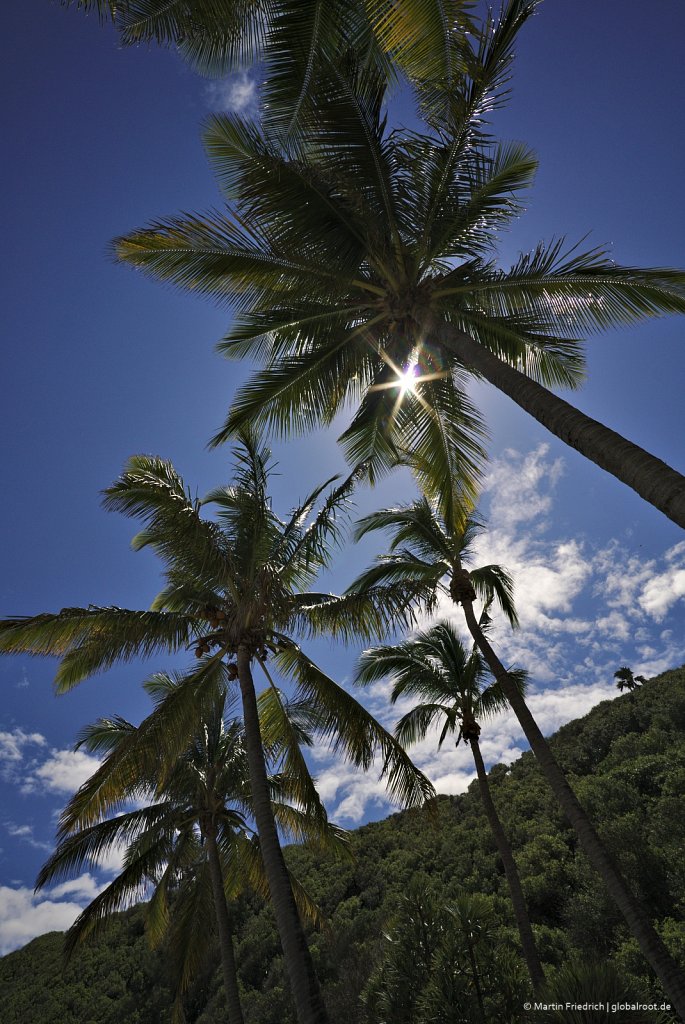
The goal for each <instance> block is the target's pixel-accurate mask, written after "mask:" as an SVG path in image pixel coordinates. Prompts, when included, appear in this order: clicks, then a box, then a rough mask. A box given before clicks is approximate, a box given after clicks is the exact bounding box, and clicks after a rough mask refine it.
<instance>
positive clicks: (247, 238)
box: [112, 213, 342, 309]
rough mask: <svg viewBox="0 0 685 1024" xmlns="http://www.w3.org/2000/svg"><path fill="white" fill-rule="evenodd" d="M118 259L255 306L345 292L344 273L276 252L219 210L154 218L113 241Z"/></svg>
mask: <svg viewBox="0 0 685 1024" xmlns="http://www.w3.org/2000/svg"><path fill="white" fill-rule="evenodd" d="M112 249H113V253H114V255H115V257H116V258H117V259H118V260H120V261H122V262H124V263H128V264H130V265H131V266H135V267H137V268H138V269H139V270H142V271H143V272H144V273H146V274H149V275H150V276H151V277H155V278H157V279H158V280H161V281H170V282H172V283H173V284H176V285H178V286H179V287H180V288H184V289H187V290H189V291H194V292H198V293H199V294H201V295H207V296H210V297H212V298H214V299H216V300H218V301H219V302H230V303H231V304H232V305H233V306H235V307H237V308H238V309H241V308H247V309H249V308H250V307H251V306H252V305H254V304H259V305H267V304H268V303H269V302H273V301H275V302H287V301H288V298H289V296H290V294H292V295H293V296H294V297H295V299H296V300H302V299H305V298H308V299H314V298H320V297H321V296H322V295H324V294H326V292H327V290H330V289H332V288H334V289H335V290H336V291H337V290H342V282H341V279H340V273H338V272H336V270H335V269H333V268H330V266H326V264H325V263H323V262H319V261H317V260H316V258H313V259H311V262H310V261H309V260H308V259H304V258H303V257H301V256H299V255H298V256H295V255H293V254H292V251H291V253H289V254H288V255H285V254H283V253H279V252H275V251H272V250H271V249H270V248H268V247H264V245H263V244H262V242H261V240H259V239H255V238H253V237H252V236H251V235H249V234H247V233H246V232H244V231H243V230H242V228H241V227H240V226H239V225H238V224H237V223H236V222H235V221H233V220H230V219H228V218H227V217H226V216H224V215H222V214H219V213H207V214H205V215H204V216H187V217H178V218H169V219H168V220H165V221H156V222H154V223H152V224H151V225H150V226H149V227H148V228H145V229H141V230H139V231H132V232H130V233H129V234H128V235H126V236H123V237H121V238H118V239H115V240H114V242H113V243H112Z"/></svg>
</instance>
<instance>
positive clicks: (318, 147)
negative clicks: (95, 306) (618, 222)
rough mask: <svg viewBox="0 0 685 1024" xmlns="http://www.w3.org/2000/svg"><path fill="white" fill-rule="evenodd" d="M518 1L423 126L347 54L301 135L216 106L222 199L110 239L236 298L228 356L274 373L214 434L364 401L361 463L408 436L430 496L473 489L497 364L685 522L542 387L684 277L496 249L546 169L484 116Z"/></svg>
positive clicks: (537, 410)
mask: <svg viewBox="0 0 685 1024" xmlns="http://www.w3.org/2000/svg"><path fill="white" fill-rule="evenodd" d="M521 6H522V5H521V4H510V5H509V6H508V7H507V9H506V10H505V12H504V16H503V18H502V19H501V21H500V22H498V24H497V25H496V26H494V27H493V31H492V32H490V33H487V34H485V35H483V36H480V35H477V36H476V40H477V43H476V44H475V51H476V52H475V57H476V58H477V59H475V61H474V62H473V63H469V69H468V72H467V73H465V74H464V75H463V76H462V77H461V78H458V79H456V80H455V81H454V82H453V83H452V86H451V89H450V91H449V93H448V94H447V95H446V94H444V93H443V94H441V98H440V102H437V101H436V102H435V103H434V104H433V105H432V106H431V103H430V101H429V99H427V100H426V115H425V116H426V117H427V118H428V124H427V127H426V129H425V131H424V132H422V133H418V132H410V131H393V130H390V129H388V127H387V125H386V108H385V105H384V99H385V79H384V78H383V77H382V76H379V75H377V74H374V73H372V72H369V71H368V70H367V69H366V68H360V67H359V65H355V64H354V63H351V64H350V63H347V64H346V62H345V60H341V61H340V62H338V63H337V64H335V65H332V66H327V67H326V68H323V69H322V70H321V73H320V75H319V76H318V79H317V88H316V90H315V92H314V93H313V94H312V96H311V99H310V104H311V108H312V113H311V115H310V117H309V120H308V122H307V127H308V130H307V132H306V133H302V134H301V135H300V136H298V137H295V138H292V139H290V141H288V142H284V141H283V137H282V135H281V134H279V133H278V132H277V131H275V130H274V131H272V130H271V128H270V127H269V125H268V124H267V125H265V126H264V131H263V132H261V133H260V131H259V130H258V128H257V127H256V126H255V125H254V124H253V123H251V122H250V121H248V120H245V119H241V118H240V117H237V116H229V115H225V116H215V117H212V118H210V120H209V122H208V126H207V129H206V132H205V145H206V148H207V152H208V155H209V158H210V160H211V162H212V163H213V165H214V168H215V171H216V174H217V178H218V180H219V184H220V186H221V188H222V190H223V193H224V197H225V199H226V201H227V208H226V210H225V211H224V212H216V211H215V212H212V213H210V214H205V215H194V216H189V215H185V216H179V217H172V218H169V219H166V220H161V221H158V222H155V223H153V224H151V225H149V226H148V227H147V228H145V229H142V230H137V231H133V232H131V233H130V234H128V235H126V236H124V237H122V238H120V239H118V240H117V241H116V243H115V252H116V254H117V256H118V258H119V259H121V260H123V261H125V262H127V263H129V264H131V265H132V266H135V267H138V268H139V269H141V270H143V271H144V272H146V273H148V274H150V275H152V276H154V277H156V278H158V279H161V280H164V281H171V282H173V283H175V284H177V285H179V286H181V287H183V288H187V289H190V290H193V291H196V292H199V293H200V294H205V295H208V296H212V297H213V298H215V299H218V300H219V301H223V302H225V301H231V302H233V303H234V306H235V309H236V316H235V318H234V321H233V324H232V326H231V328H230V331H229V333H228V335H227V337H226V338H225V339H224V341H223V342H222V343H221V344H220V350H221V351H223V352H224V353H225V354H226V355H228V356H231V357H234V358H243V357H249V358H252V359H257V360H260V361H261V362H262V363H263V364H264V365H263V369H261V370H260V371H258V372H257V373H256V374H254V375H253V376H252V377H251V378H249V379H248V381H247V383H246V384H245V385H243V387H242V388H240V389H239V391H238V393H237V396H236V398H235V401H234V403H233V407H232V409H231V411H230V414H229V416H228V418H227V420H226V423H225V424H224V426H223V428H222V429H221V430H220V431H219V432H218V433H217V435H216V437H215V442H217V443H218V442H219V441H222V440H224V439H225V438H227V437H229V436H231V434H232V433H234V432H235V431H236V430H238V429H240V427H241V426H242V425H244V424H245V423H252V422H255V421H260V422H262V423H266V424H268V425H269V426H270V427H272V428H274V429H276V430H278V431H281V432H282V433H287V432H290V431H298V430H299V431H301V430H308V429H311V428H313V427H315V426H318V425H320V424H321V423H326V424H327V423H330V422H331V421H332V420H333V418H334V417H335V415H336V414H337V413H339V412H341V411H345V410H347V409H348V408H349V405H350V404H353V405H354V406H355V407H356V412H355V414H354V416H353V418H352V421H351V423H350V425H349V427H348V428H347V429H346V430H345V431H344V433H343V434H342V437H341V439H340V440H341V443H342V445H343V447H344V450H345V452H346V454H347V455H348V457H349V458H350V460H351V462H352V464H355V463H356V462H358V461H360V460H362V459H364V460H368V461H369V462H370V465H371V468H372V469H373V470H374V471H380V470H382V469H387V468H388V467H389V466H391V465H394V464H395V463H396V461H397V459H398V457H399V455H400V454H401V453H402V452H403V451H405V450H409V451H411V452H414V453H417V454H420V455H422V456H424V459H423V465H424V476H423V477H421V478H420V484H421V486H422V488H423V489H424V490H426V489H428V490H429V491H430V493H432V494H443V493H444V491H445V486H444V481H445V480H448V479H452V480H454V479H455V478H456V476H457V474H458V473H459V472H461V475H462V477H463V485H462V486H463V488H464V490H465V491H466V494H467V497H470V498H471V499H473V498H474V496H475V483H474V478H475V477H476V476H477V473H478V468H479V465H480V463H481V460H482V458H483V450H482V440H483V424H482V422H481V419H480V416H479V415H478V412H477V410H476V409H475V408H474V407H473V405H472V403H471V402H470V400H469V398H468V395H467V393H466V390H465V388H466V383H467V380H468V379H469V378H470V377H476V378H478V379H480V378H485V379H486V380H487V381H489V382H490V383H491V384H493V385H494V386H495V387H497V388H499V389H500V390H502V391H503V392H504V393H505V394H507V395H509V397H510V398H512V399H513V401H515V402H517V403H518V404H519V405H520V406H521V407H522V408H523V409H525V410H526V411H527V412H529V413H530V414H531V415H532V416H533V417H535V418H536V419H537V420H538V421H539V422H541V423H542V424H543V425H545V426H546V427H547V428H548V429H549V430H551V431H552V432H553V433H554V434H556V436H557V437H559V438H560V439H561V440H563V441H564V442H565V443H567V444H569V445H571V446H572V447H575V448H577V449H578V450H579V451H580V452H582V453H583V454H584V455H586V456H587V457H588V458H589V459H591V460H592V461H594V462H595V463H596V464H597V465H599V466H600V467H602V468H604V469H606V470H608V471H609V472H610V473H613V474H614V475H615V476H616V477H617V478H618V479H620V480H622V481H623V482H624V483H626V484H627V485H628V486H630V487H632V488H634V489H635V490H636V491H637V492H638V493H639V494H641V495H642V497H644V498H645V499H646V500H647V501H649V502H651V503H652V504H653V505H655V507H657V508H659V509H661V511H662V512H664V514H665V515H667V516H669V517H670V518H671V519H673V521H674V522H677V523H679V524H680V525H682V526H685V478H684V477H683V476H682V475H681V474H680V473H678V472H676V471H675V470H673V469H671V468H670V467H668V466H667V465H665V464H664V463H663V462H662V461H661V460H660V459H658V458H656V457H654V456H652V455H650V454H649V453H647V452H645V451H643V450H642V449H641V448H639V447H638V446H637V445H634V444H632V443H631V442H629V441H627V440H626V439H624V438H621V437H620V436H619V435H617V434H616V433H615V432H613V431H612V430H610V429H609V428H607V427H604V426H603V425H601V424H600V423H597V422H596V421H594V420H592V419H591V418H589V417H588V416H586V415H585V414H584V413H582V412H581V411H580V410H578V409H576V408H574V407H573V406H571V405H570V404H569V403H568V402H566V401H565V400H563V399H561V398H559V397H557V396H556V395H554V394H553V393H552V391H550V390H548V389H549V388H551V387H568V388H574V387H578V386H579V385H580V383H581V381H582V379H583V376H584V369H585V361H584V353H583V340H582V339H583V337H584V336H587V335H588V334H591V333H593V332H596V331H603V330H606V329H609V328H613V327H618V326H623V325H629V324H632V323H636V322H639V321H642V320H645V319H648V318H652V317H655V316H659V315H662V314H666V313H683V312H685V273H683V272H682V271H678V270H671V269H663V268H657V269H640V268H635V267H625V266H619V265H617V264H616V263H614V262H613V260H612V259H610V258H609V256H608V255H607V254H606V253H605V252H604V251H602V250H599V249H593V250H590V251H585V252H584V251H581V250H580V249H579V248H578V247H575V248H574V247H569V248H565V247H564V243H563V240H562V241H554V242H552V243H549V244H540V245H539V246H538V247H537V249H536V250H535V251H534V252H532V253H529V254H527V255H523V256H521V257H520V258H519V259H518V260H517V261H516V262H515V264H514V265H513V266H512V267H511V268H510V269H508V270H504V269H501V268H500V267H499V266H498V265H497V262H496V239H497V235H498V233H499V232H500V231H501V230H502V229H503V228H505V227H506V226H507V225H508V224H509V223H510V222H511V221H512V219H513V218H515V217H517V216H518V215H519V213H520V210H521V205H520V198H521V194H522V192H523V191H524V190H525V189H527V188H528V187H529V186H530V185H531V183H532V180H533V177H534V173H535V170H536V166H537V161H536V159H535V157H534V155H533V153H532V152H531V151H530V150H529V149H528V148H526V147H525V146H523V145H521V144H496V143H495V142H494V140H493V139H492V138H491V137H490V136H489V135H488V134H487V132H486V128H485V125H484V122H485V119H486V118H487V116H488V113H489V111H491V110H492V109H493V107H496V106H497V105H498V104H500V103H501V102H502V99H503V96H504V93H505V85H506V81H507V79H508V72H509V67H510V62H511V58H512V53H513V46H514V41H515V37H516V32H517V31H518V28H519V25H520V13H521V11H520V8H521ZM428 92H429V93H430V90H428ZM425 467H429V468H425Z"/></svg>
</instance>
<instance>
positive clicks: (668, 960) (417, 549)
mask: <svg viewBox="0 0 685 1024" xmlns="http://www.w3.org/2000/svg"><path fill="white" fill-rule="evenodd" d="M378 529H387V530H391V531H392V532H393V538H392V541H391V545H390V547H391V553H390V554H389V555H385V556H382V557H380V558H379V559H378V560H377V562H376V564H375V565H373V566H372V567H371V568H370V569H369V570H368V571H367V572H365V573H363V574H362V575H361V576H360V577H359V578H358V579H357V580H356V581H355V583H353V584H352V587H351V588H350V590H351V592H352V593H359V592H363V590H364V588H365V587H367V586H368V587H373V589H374V592H375V593H376V594H378V593H380V592H381V591H382V587H383V583H384V582H386V583H387V584H388V585H389V586H390V587H391V588H393V589H394V588H396V587H397V586H398V584H400V583H401V582H409V581H412V582H413V583H414V585H415V586H416V588H417V594H418V593H419V589H420V588H424V603H425V604H426V606H427V607H428V608H431V607H435V604H436V601H437V599H438V597H440V596H443V597H448V598H449V599H451V600H452V601H453V603H454V604H455V605H461V607H462V609H463V613H464V617H465V619H466V625H467V627H468V630H469V633H470V634H471V637H472V638H473V641H474V643H475V645H476V647H477V648H478V650H479V652H480V654H481V655H482V657H483V660H484V661H485V663H486V665H487V666H488V668H489V669H490V672H491V673H492V675H493V676H494V678H495V680H496V682H497V683H498V685H499V686H500V688H501V690H502V693H503V694H504V696H505V697H506V699H507V701H508V702H509V704H510V705H511V708H512V710H513V711H514V713H515V715H516V717H517V719H518V721H519V724H520V726H521V728H522V729H523V733H524V735H525V737H526V739H527V740H528V743H529V744H530V747H531V750H532V751H533V753H534V754H535V757H536V758H537V760H538V762H539V764H540V767H541V769H542V771H543V773H544V775H545V777H546V779H547V781H548V783H549V785H550V787H551V789H552V791H553V792H554V795H555V796H556V798H557V800H558V801H559V804H560V806H561V808H562V810H563V812H564V814H565V815H566V817H567V818H568V820H569V822H570V824H571V826H572V827H573V829H574V830H575V832H576V835H577V836H578V841H579V843H580V846H581V848H582V850H583V852H584V853H585V855H586V857H587V858H588V860H589V862H590V863H591V864H592V866H593V867H594V869H595V870H596V871H597V872H598V874H599V875H600V876H601V878H602V880H603V882H604V884H605V885H606V887H607V890H608V892H609V894H610V896H611V897H612V899H613V900H614V902H615V904H616V906H617V907H618V909H619V911H620V912H621V914H622V915H623V917H624V919H625V921H626V923H627V925H628V927H629V929H630V930H631V932H632V933H633V935H634V936H635V938H636V939H637V941H638V943H639V945H640V949H641V950H642V953H643V955H644V957H645V959H646V960H647V961H648V962H649V963H650V964H651V966H652V968H653V969H654V971H655V973H656V975H657V977H658V978H659V980H660V982H661V984H662V985H663V988H664V990H665V991H666V993H667V994H668V996H669V997H670V1000H671V1002H672V1003H673V1005H674V1006H675V1008H676V1010H677V1012H678V1013H679V1014H680V1015H681V1016H682V1017H683V1018H684V1019H685V975H684V974H683V971H682V968H681V967H679V966H678V964H677V963H676V962H675V960H674V959H673V957H672V956H671V954H670V953H669V951H668V950H667V949H666V946H665V945H664V943H663V941H662V939H661V938H660V936H659V935H658V934H657V932H656V931H655V929H654V927H653V925H652V922H651V919H650V916H649V914H648V913H647V911H646V909H645V907H644V906H643V905H642V903H641V902H640V901H639V900H638V899H637V898H636V897H635V896H634V895H633V893H632V892H631V891H630V889H629V888H628V886H627V884H626V882H625V879H624V878H623V876H622V875H621V873H620V871H619V870H618V868H617V866H616V865H615V864H614V862H613V860H612V859H611V857H610V856H609V854H608V852H607V850H606V848H605V846H604V844H603V843H602V841H601V839H600V838H599V836H598V835H597V832H596V831H595V828H594V826H593V825H592V822H591V821H590V819H589V818H588V816H587V814H586V813H585V811H584V810H583V807H582V806H581V804H580V802H579V800H578V798H577V797H576V795H575V793H574V792H573V790H572V788H571V786H570V785H569V783H568V780H567V779H566V777H565V775H564V773H563V772H562V770H561V768H560V767H559V765H558V764H557V761H556V759H555V757H554V754H553V753H552V751H551V749H550V747H549V744H548V743H547V740H546V739H545V737H544V736H543V735H542V732H541V731H540V728H539V726H538V724H537V722H536V721H535V719H534V718H533V715H532V714H531V712H530V709H529V707H528V705H527V704H526V701H525V698H524V696H523V694H522V692H521V690H520V688H519V686H517V685H516V682H515V676H513V675H512V673H510V672H508V671H507V669H506V668H505V667H504V665H503V664H502V662H501V661H500V659H499V658H498V656H497V654H496V653H495V650H494V649H493V647H492V645H491V643H490V641H489V640H488V638H487V636H486V635H485V632H484V630H483V628H482V625H481V623H480V622H479V621H478V618H477V617H476V613H475V610H474V601H476V600H477V599H478V598H481V599H485V601H486V602H487V601H490V600H492V599H497V600H498V601H499V603H500V606H501V607H503V610H504V611H505V612H506V607H504V604H503V602H504V601H505V600H509V601H511V597H512V595H511V587H510V583H511V581H510V580H509V586H502V585H500V589H499V593H497V591H496V590H495V589H494V583H493V584H491V587H488V586H487V585H486V583H485V581H484V580H483V575H482V573H483V570H482V569H473V570H471V571H470V572H469V571H467V569H466V568H465V567H464V563H466V564H468V563H469V558H470V551H469V546H470V545H471V544H472V542H473V540H474V539H475V534H476V532H477V528H474V520H473V518H471V519H470V520H468V519H467V520H466V528H465V529H462V528H461V527H453V526H451V525H450V522H449V521H447V520H445V518H444V517H443V516H442V515H441V513H440V512H439V511H438V509H437V508H436V507H435V506H434V505H432V504H431V503H430V502H429V501H428V500H427V499H425V498H423V499H421V500H418V501H415V502H413V503H412V504H409V505H404V506H400V507H397V508H391V509H384V510H382V511H380V512H376V513H373V514H371V515H370V516H367V517H366V518H364V519H362V520H361V522H360V524H359V526H358V529H357V536H358V537H361V536H363V535H364V534H366V533H368V532H369V531H371V530H378ZM487 569H488V570H490V571H492V569H493V567H492V566H489V567H487ZM500 572H501V570H500ZM507 579H508V577H507ZM508 618H509V621H510V622H512V614H511V610H510V611H509V613H508Z"/></svg>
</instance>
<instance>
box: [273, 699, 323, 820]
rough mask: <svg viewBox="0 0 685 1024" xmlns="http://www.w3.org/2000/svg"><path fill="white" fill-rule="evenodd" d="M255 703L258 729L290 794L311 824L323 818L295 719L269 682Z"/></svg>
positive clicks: (319, 799)
mask: <svg viewBox="0 0 685 1024" xmlns="http://www.w3.org/2000/svg"><path fill="white" fill-rule="evenodd" d="M257 707H258V710H259V729H260V732H261V734H262V742H263V744H264V749H265V752H266V754H267V756H268V757H269V760H270V761H271V763H273V764H276V765H277V766H278V768H279V770H280V771H281V772H282V773H283V774H284V775H285V776H287V778H288V789H289V792H290V795H291V797H292V798H294V799H295V800H296V801H297V803H298V805H299V806H300V807H301V808H302V809H303V810H304V811H305V812H306V813H307V814H309V815H310V816H311V818H312V827H315V822H316V820H318V821H319V822H322V823H323V822H325V821H326V811H325V809H324V806H323V804H322V803H321V798H320V797H319V794H318V792H317V790H316V784H315V781H314V779H313V778H312V776H311V774H310V771H309V766H308V765H307V762H306V760H305V758H304V755H303V753H302V746H301V743H302V736H301V731H300V729H298V727H297V723H296V722H293V721H291V718H290V716H289V714H288V704H287V701H286V700H285V698H284V695H283V694H282V693H281V691H280V690H278V689H277V687H275V686H273V685H270V686H268V687H266V689H265V690H263V691H262V692H261V693H260V694H259V697H258V698H257ZM317 717H318V716H317Z"/></svg>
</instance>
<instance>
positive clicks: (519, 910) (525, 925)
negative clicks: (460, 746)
mask: <svg viewBox="0 0 685 1024" xmlns="http://www.w3.org/2000/svg"><path fill="white" fill-rule="evenodd" d="M469 742H470V744H471V752H472V753H473V760H474V761H475V762H476V773H477V775H478V784H479V786H480V795H481V799H482V801H483V806H484V807H485V814H486V816H487V819H488V822H489V823H490V828H491V829H492V834H493V836H494V837H495V843H496V844H497V850H498V852H499V855H500V857H501V858H502V863H503V865H504V873H505V875H506V876H507V882H508V884H509V894H510V896H511V903H512V906H513V908H514V917H515V918H516V924H517V925H518V930H519V937H520V939H521V946H522V948H523V955H524V957H525V960H526V964H527V966H528V973H529V974H530V980H531V981H532V982H533V988H534V989H535V991H536V992H537V991H538V990H539V989H540V987H541V986H542V984H543V983H544V980H545V974H544V971H543V969H542V964H541V963H540V957H539V956H538V951H537V949H536V946H535V939H534V938H533V929H532V928H531V924H530V918H529V917H528V908H527V907H526V901H525V899H524V896H523V889H522V888H521V879H520V878H519V873H518V869H517V867H516V861H515V860H514V855H513V853H512V852H511V847H510V846H509V841H508V840H507V837H506V835H505V833H504V829H503V827H502V822H501V821H500V820H499V815H498V814H497V808H496V807H495V804H494V801H493V799H492V793H491V792H490V786H489V784H488V776H487V773H486V771H485V765H484V764H483V757H482V754H481V752H480V746H479V744H478V740H477V739H475V738H472V739H471V740H470V741H469Z"/></svg>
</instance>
